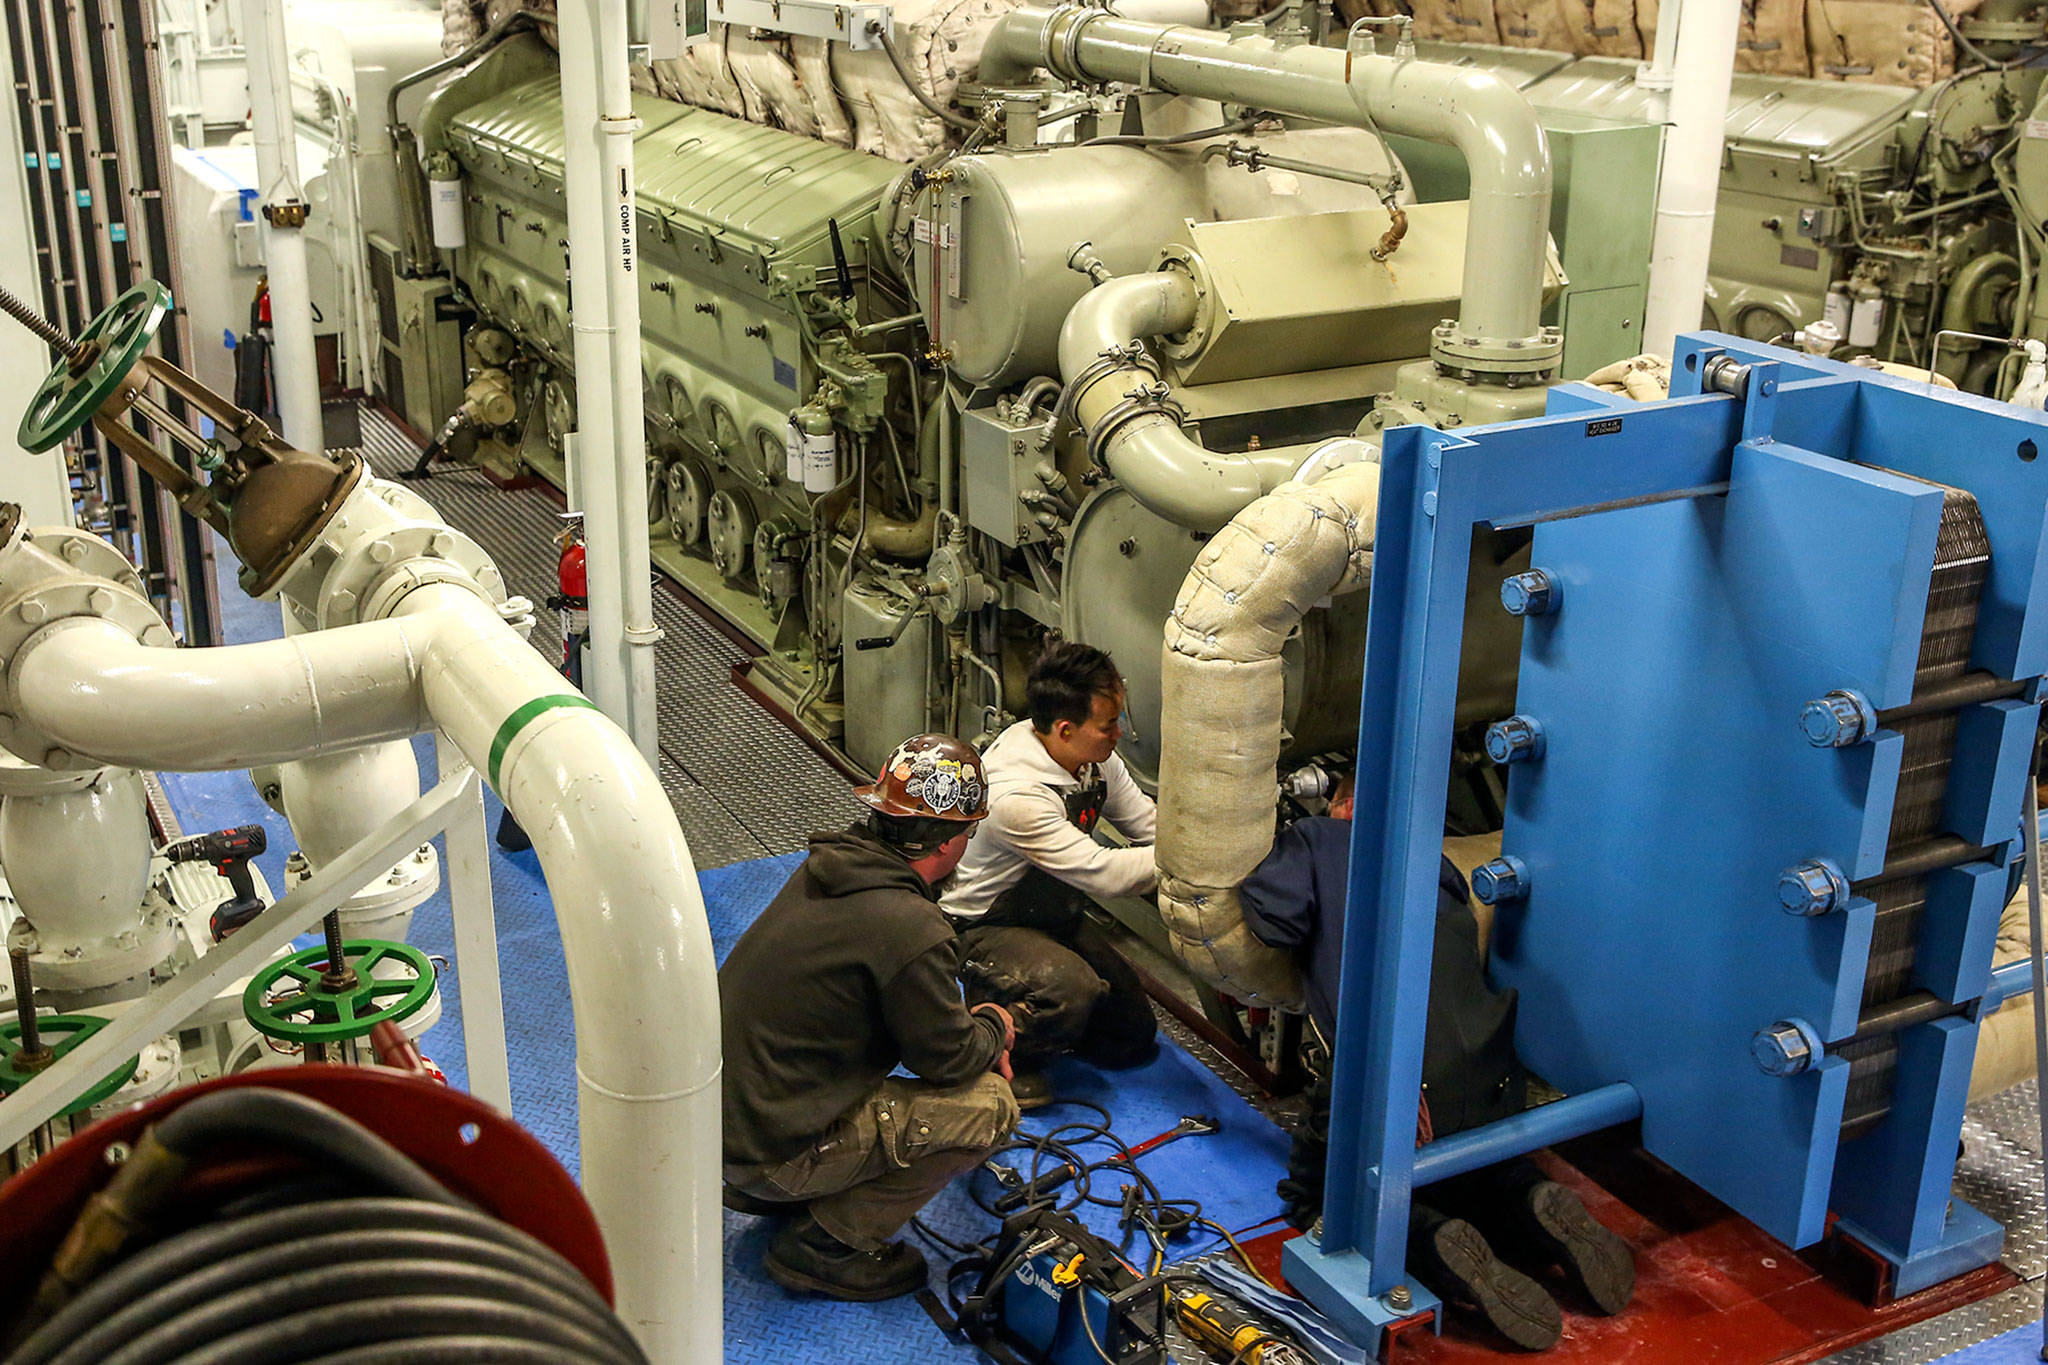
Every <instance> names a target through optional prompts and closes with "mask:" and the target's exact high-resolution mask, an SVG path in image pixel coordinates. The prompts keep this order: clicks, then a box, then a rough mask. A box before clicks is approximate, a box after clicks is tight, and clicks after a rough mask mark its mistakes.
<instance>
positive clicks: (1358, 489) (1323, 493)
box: [1158, 442, 1379, 1009]
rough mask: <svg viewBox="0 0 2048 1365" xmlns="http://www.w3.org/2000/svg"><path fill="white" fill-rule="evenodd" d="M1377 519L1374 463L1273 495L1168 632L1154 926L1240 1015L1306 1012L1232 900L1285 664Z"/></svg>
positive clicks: (1287, 960) (1365, 548)
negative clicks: (1248, 1008)
mask: <svg viewBox="0 0 2048 1365" xmlns="http://www.w3.org/2000/svg"><path fill="white" fill-rule="evenodd" d="M1337 444H1352V445H1356V444H1357V443H1355V442H1351V443H1337ZM1378 508H1379V466H1378V464H1377V463H1362V462H1361V463H1356V464H1346V465H1340V466H1339V467H1337V468H1336V469H1334V470H1331V471H1330V472H1329V473H1327V474H1325V475H1323V476H1322V477H1321V478H1320V479H1318V480H1317V481H1316V482H1314V483H1312V484H1310V483H1299V482H1289V483H1284V484H1282V485H1280V487H1278V488H1276V489H1274V490H1273V491H1272V492H1271V493H1269V494H1267V495H1266V496H1265V497H1262V498H1260V499H1259V500H1258V501H1256V502H1254V503H1252V504H1251V506H1249V507H1247V508H1245V509H1244V510H1243V511H1242V512H1239V513H1238V514H1237V516H1236V517H1234V518H1233V519H1232V520H1231V522H1230V524H1229V525H1228V526H1226V527H1224V528H1223V530H1222V531H1221V532H1219V533H1218V534H1217V535H1215V536H1214V537H1212V538H1211V539H1210V541H1209V543H1208V544H1207V545H1206V546H1204V547H1203V548H1202V552H1201V554H1200V555H1198V556H1197V557H1196V559H1195V563H1194V567H1193V568H1191V569H1189V570H1188V576H1187V578H1186V580H1185V581H1184V582H1183V583H1182V584H1181V590H1180V596H1179V597H1178V598H1177V599H1176V600H1175V602H1174V606H1173V615H1172V616H1171V617H1169V618H1168V620H1167V623H1166V640H1165V646H1164V649H1165V653H1164V656H1163V659H1162V663H1161V667H1160V717H1159V733H1160V752H1159V839H1158V853H1159V913H1160V917H1161V918H1162V919H1163V920H1164V921H1165V922H1166V927H1167V929H1168V930H1169V931H1170V935H1171V937H1170V938H1169V940H1168V941H1169V944H1170V945H1171V947H1172V949H1173V953H1174V956H1176V957H1178V958H1179V959H1180V960H1181V962H1182V963H1184V964H1185V965H1186V966H1187V968H1188V969H1189V970H1190V971H1192V972H1193V973H1194V974H1195V975H1197V976H1199V977H1201V978H1202V979H1203V980H1204V981H1207V982H1209V983H1210V984H1211V985H1213V986H1215V987H1216V988H1217V989H1219V990H1221V991H1224V992H1225V993H1227V994H1229V995H1232V996H1235V997H1236V998H1238V999H1239V1000H1242V1001H1245V1002H1246V1003H1247V1004H1254V1005H1269V1006H1273V1007H1276V1008H1282V1009H1299V1008H1300V1007H1301V1002H1302V989H1301V978H1300V973H1299V971H1298V970H1297V968H1296V966H1295V963H1294V959H1293V955H1292V954H1291V953H1288V952H1284V951H1281V950H1278V949H1273V948H1268V947H1267V946H1266V945H1264V944H1263V943H1260V942H1259V941H1258V939H1257V938H1256V937H1255V936H1254V935H1253V934H1252V932H1251V930H1250V928H1249V926H1247V925H1246V923H1245V919H1244V906H1243V904H1242V902H1241V901H1240V900H1239V897H1238V888H1239V887H1240V886H1241V885H1243V883H1244V880H1245V878H1247V877H1248V876H1250V875H1251V873H1252V871H1253V869H1255V868H1257V867H1258V865H1259V863H1260V862H1261V861H1262V860H1263V859H1264V858H1265V856H1266V855H1267V854H1268V853H1269V852H1271V851H1272V846H1273V803H1274V795H1275V789H1276V785H1275V771H1276V769H1277V767H1278V765H1279V761H1280V746H1281V728H1282V719H1283V715H1284V709H1285V701H1286V669H1285V666H1284V665H1283V664H1282V662H1281V657H1280V655H1281V650H1282V649H1284V648H1285V647H1286V644H1287V640H1288V637H1289V636H1290V635H1291V634H1292V633H1293V631H1294V630H1295V629H1296V628H1297V627H1298V626H1299V625H1300V624H1301V618H1302V617H1303V616H1304V615H1305V614H1307V612H1308V611H1309V609H1310V608H1311V607H1313V606H1314V605H1315V604H1316V603H1317V602H1319V601H1321V600H1322V599H1324V598H1326V597H1328V596H1330V595H1331V594H1332V593H1336V592H1344V591H1348V590H1351V589H1355V588H1358V587H1362V586H1363V585H1364V584H1365V582H1366V580H1367V579H1368V578H1369V576H1370V575H1371V572H1372V544H1373V529H1374V526H1375V524H1376V514H1377V512H1378ZM1325 909H1326V912H1328V913H1336V910H1337V909H1341V907H1336V908H1334V909H1333V908H1331V907H1325Z"/></svg>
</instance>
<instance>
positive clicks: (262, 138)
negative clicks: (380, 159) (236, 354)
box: [242, 0, 326, 450]
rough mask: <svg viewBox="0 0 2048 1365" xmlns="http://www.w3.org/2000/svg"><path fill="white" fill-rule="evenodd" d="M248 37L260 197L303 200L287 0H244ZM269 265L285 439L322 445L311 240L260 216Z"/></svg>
mask: <svg viewBox="0 0 2048 1365" xmlns="http://www.w3.org/2000/svg"><path fill="white" fill-rule="evenodd" d="M242 40H243V47H244V49H245V51H246V53H247V61H248V66H249V111H250V121H251V122H252V123H253V124H254V127H255V134H256V178H257V180H258V181H259V182H260V185H259V188H260V190H261V193H260V194H259V195H258V199H259V200H260V201H261V207H263V208H264V209H269V208H272V207H274V206H276V205H280V204H286V203H301V204H303V203H304V202H305V192H304V190H302V189H301V188H300V185H299V143H298V131H297V128H296V127H295V126H294V123H293V116H292V81H291V68H290V66H289V65H288V64H287V60H286V57H285V41H284V4H283V0H242ZM257 233H258V236H259V237H260V238H261V240H262V243H263V265H264V269H265V271H266V272H267V273H268V275H269V278H270V326H271V336H272V339H273V350H272V359H271V365H272V370H273V372H274V373H275V375H276V377H277V412H278V420H279V425H280V426H282V427H283V428H284V430H283V436H284V439H285V440H286V441H288V442H290V443H291V444H292V445H294V446H297V447H298V448H299V449H301V450H323V449H325V448H326V441H325V438H324V436H323V435H322V431H321V425H320V371H319V368H318V364H317V362H316V360H315V358H314V350H313V287H312V284H311V282H310V280H309V277H308V275H307V273H306V239H305V235H304V233H303V232H302V231H301V230H299V229H297V228H278V227H273V226H271V223H270V220H269V219H268V218H267V217H259V219H258V228H257Z"/></svg>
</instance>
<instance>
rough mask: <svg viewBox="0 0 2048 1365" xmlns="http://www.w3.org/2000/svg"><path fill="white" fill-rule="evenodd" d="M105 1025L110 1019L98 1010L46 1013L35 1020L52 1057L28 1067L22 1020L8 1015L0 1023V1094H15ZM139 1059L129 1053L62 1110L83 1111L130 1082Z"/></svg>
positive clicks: (66, 1112)
mask: <svg viewBox="0 0 2048 1365" xmlns="http://www.w3.org/2000/svg"><path fill="white" fill-rule="evenodd" d="M106 1026H107V1021H106V1020H105V1019H102V1018H101V1017H100V1016H98V1015H96V1014H46V1015H43V1016H42V1017H40V1018H39V1019H37V1020H36V1029H37V1031H38V1032H39V1033H40V1034H41V1035H42V1045H43V1047H44V1048H45V1049H47V1050H48V1052H49V1054H50V1056H49V1061H48V1062H44V1063H43V1064H41V1065H39V1066H35V1067H27V1066H23V1065H22V1064H21V1053H22V1046H21V1022H20V1021H19V1020H17V1019H9V1020H7V1021H6V1022H5V1023H0V1095H7V1094H12V1093H13V1092H14V1091H16V1090H19V1089H21V1087H23V1086H24V1085H27V1084H28V1083H29V1082H30V1081H31V1080H33V1079H34V1078H35V1077H36V1076H37V1075H38V1074H39V1073H41V1072H42V1071H43V1070H44V1069H45V1068H47V1067H48V1066H49V1065H51V1064H53V1063H55V1062H57V1061H60V1060H62V1058H63V1057H64V1054H66V1053H67V1052H70V1051H71V1050H72V1049H73V1048H75V1047H77V1046H78V1045H79V1044H80V1043H83V1042H84V1041H85V1040H86V1039H88V1038H90V1037H92V1036H93V1035H94V1034H95V1033H98V1032H99V1031H100V1030H101V1029H103V1028H105V1027H106ZM137 1060H138V1059H137V1058H134V1057H130V1058H129V1059H128V1060H127V1061H125V1062H123V1063H122V1064H121V1065H120V1066H117V1067H115V1068H114V1069H113V1070H112V1071H109V1072H108V1073H107V1074H106V1075H105V1076H103V1077H101V1078H100V1080H99V1081H98V1083H97V1084H95V1085H94V1086H93V1087H92V1089H90V1090H88V1091H86V1092H85V1093H84V1094H83V1095H80V1096H79V1097H78V1098H77V1099H75V1100H73V1101H72V1102H71V1103H70V1105H69V1106H67V1107H66V1108H65V1109H64V1111H63V1112H64V1113H65V1114H77V1113H82V1112H83V1111H85V1110H87V1109H90V1108H92V1107H93V1106H94V1105H95V1104H98V1103H99V1102H100V1101H101V1100H103V1099H105V1098H107V1096H109V1095H111V1094H113V1093H114V1092H115V1091H116V1090H119V1089H120V1088H121V1087H122V1086H124V1085H126V1084H128V1078H129V1077H130V1076H133V1075H134V1074H135V1064H136V1062H137Z"/></svg>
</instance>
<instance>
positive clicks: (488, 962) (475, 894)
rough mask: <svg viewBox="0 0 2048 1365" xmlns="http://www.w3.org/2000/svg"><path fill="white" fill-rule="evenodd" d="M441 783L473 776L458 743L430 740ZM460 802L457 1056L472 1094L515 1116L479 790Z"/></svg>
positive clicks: (452, 877)
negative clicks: (459, 1040)
mask: <svg viewBox="0 0 2048 1365" xmlns="http://www.w3.org/2000/svg"><path fill="white" fill-rule="evenodd" d="M434 759H435V762H436V763H438V764H439V765H440V770H441V780H442V781H443V782H450V781H455V780H458V779H460V778H461V777H462V776H463V775H464V774H465V773H473V772H475V769H473V768H471V767H470V766H469V762H468V760H466V759H465V758H463V756H462V751H461V750H459V749H457V748H456V747H455V741H453V740H451V739H449V738H448V736H447V735H445V734H440V733H436V734H435V736H434ZM472 786H473V787H474V788H475V790H474V792H473V794H472V795H470V796H468V797H465V798H464V799H462V800H460V801H458V802H457V803H456V804H455V806H453V807H452V808H451V810H450V813H449V817H448V835H447V853H448V856H447V857H446V858H444V859H443V860H442V866H443V867H444V868H445V869H446V870H447V873H448V904H449V908H450V911H451V914H452V917H453V919H454V924H455V960H456V961H457V962H458V963H460V964H461V966H460V967H459V969H458V970H457V971H456V973H455V984H456V985H457V987H459V988H460V989H461V991H462V1050H463V1057H464V1063H465V1065H466V1066H467V1068H468V1071H469V1093H470V1094H472V1095H475V1096H476V1097H477V1098H478V1099H480V1100H482V1101H483V1102H484V1103H486V1104H492V1105H496V1106H497V1107H498V1108H499V1109H500V1110H502V1111H503V1112H505V1113H507V1114H509V1113H511V1112H512V1062H511V1059H510V1057H509V1056H508V1055H507V1053H506V1050H505V997H504V992H503V990H502V989H500V981H499V973H498V922H497V916H496V914H495V913H494V909H493V906H492V902H491V851H490V847H489V845H488V843H487V842H486V838H487V836H486V834H485V831H484V792H483V787H482V786H481V785H478V784H472Z"/></svg>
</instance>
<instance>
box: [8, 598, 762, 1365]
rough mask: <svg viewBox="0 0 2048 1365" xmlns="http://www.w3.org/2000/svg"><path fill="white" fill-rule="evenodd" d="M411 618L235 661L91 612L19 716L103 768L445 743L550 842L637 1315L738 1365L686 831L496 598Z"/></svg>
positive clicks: (589, 1124)
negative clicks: (728, 1353)
mask: <svg viewBox="0 0 2048 1365" xmlns="http://www.w3.org/2000/svg"><path fill="white" fill-rule="evenodd" d="M394 611H395V612H396V613H398V614H397V615H396V617H395V619H390V620H384V621H376V622H370V623H366V624H363V625H354V626H343V627H338V628H335V629H332V630H323V631H317V632H313V633H311V634H306V635H300V636H295V637H293V638H291V639H286V640H275V641H266V642H263V643H260V644H249V645H231V646H222V647H219V648H213V649H169V648H163V647H158V646H148V645H142V644H139V643H137V642H136V641H135V640H134V639H133V638H132V636H131V635H130V634H129V633H128V632H127V631H126V630H123V629H122V628H120V627H118V626H115V625H113V624H111V623H109V622H106V621H101V620H98V619H93V618H69V619H66V620H63V621H59V622H56V623H54V624H52V625H51V626H49V627H46V628H45V629H44V630H42V631H40V632H38V633H37V634H36V635H34V636H32V637H31V638H30V639H29V640H28V641H27V642H26V643H25V644H23V645H22V646H21V647H20V648H19V649H18V650H17V651H16V652H15V655H14V659H13V661H12V664H11V666H10V667H9V669H8V674H7V690H8V696H9V699H10V703H11V706H10V709H11V711H12V713H13V714H14V715H17V716H19V717H20V718H21V719H22V721H23V723H24V724H26V725H29V726H33V727H34V728H35V729H36V730H38V731H40V732H41V733H43V734H45V735H48V736H50V737H52V739H53V740H54V741H55V742H56V743H58V744H59V745H61V746H62V747H63V748H66V749H68V750H70V751H71V752H72V753H74V754H77V755H90V756H92V757H90V758H89V759H86V760H84V761H89V762H112V761H120V762H123V763H124V764H125V765H126V766H130V767H137V768H172V769H179V770H184V771H219V770H225V769H235V768H249V767H257V766H261V765H263V764H265V763H274V762H280V761H284V760H288V759H292V758H298V757H302V756H309V755H312V754H316V753H320V752H324V751H328V750H331V749H335V748H345V747H348V746H351V745H360V744H364V743H369V742H373V741H379V740H386V739H393V738H397V737H399V736H401V735H405V734H411V733H414V732H417V731H419V730H423V729H426V728H428V727H430V726H432V727H438V728H439V729H440V730H441V731H442V732H443V733H444V734H446V735H447V736H448V737H449V739H450V740H451V741H452V742H453V743H454V744H455V745H456V747H457V748H458V749H460V750H461V751H462V753H463V754H464V755H465V756H466V757H467V758H468V759H469V760H470V761H471V762H472V763H474V764H476V765H477V767H478V769H479V771H481V772H483V774H484V775H485V777H486V778H487V779H488V780H489V781H490V782H491V784H492V786H494V787H495V788H496V789H497V791H498V792H499V794H500V795H501V796H502V797H503V798H504V801H505V804H506V806H507V808H508V809H510V810H511V812H512V814H513V817H514V818H515V819H517V820H518V821H519V823H520V825H521V827H522V828H524V829H525V830H526V832H527V834H528V835H529V836H530V837H531V838H532V839H533V842H534V847H535V849H536V850H537V851H538V852H539V855H540V862H541V869H542V871H543V873H544V874H545V876H546V878H547V882H548V890H549V894H550V895H551V897H552V898H553V901H554V905H555V913H556V916H557V918H558V920H559V921H560V925H561V933H562V946H563V952H564V955H565V956H566V958H567V960H568V966H569V995H570V1006H571V1012H572V1016H573V1019H574V1025H575V1029H576V1044H577V1084H578V1088H579V1093H580V1099H579V1114H580V1127H581V1134H582V1144H583V1185H584V1190H585V1192H586V1194H587V1195H588V1197H589V1199H590V1201H591V1204H592V1207H593V1208H595V1209H596V1211H597V1215H598V1219H599V1222H600V1224H601V1226H602V1227H603V1229H604V1232H605V1237H606V1241H607V1244H608V1246H609V1248H610V1252H611V1257H612V1264H613V1267H614V1273H615V1277H616V1280H617V1288H618V1303H619V1311H620V1312H621V1314H622V1315H624V1317H625V1318H626V1320H627V1321H628V1322H629V1323H631V1324H632V1326H633V1328H634V1330H635V1332H636V1333H637V1334H638V1336H639V1338H640V1341H641V1343H642V1344H643V1346H645V1347H646V1349H647V1352H648V1354H649V1357H650V1358H651V1359H652V1360H654V1361H656V1362H658V1363H659V1365H696V1363H697V1362H702V1361H713V1360H717V1359H719V1357H720V1355H721V1353H722V1351H721V1342H722V1337H723V1318H722V1307H721V1305H722V1282H721V1264H720V1250H719V1229H720V1213H719V1183H720V1172H719V1160H720V1158H719V1152H720V1137H719V1092H718V1076H719V1017H718V984H717V973H716V969H715V966H714V964H713V958H712V953H711V935H710V928H709V925H708V923H707V921H706V919H705V914H704V904H703V899H702V897H701V895H700V894H699V892H698V889H697V880H696V874H695V867H694V864H693V863H692V862H691V859H690V852H689V846H688V844H687V843H686V841H685V840H684V838H683V832H682V828H681V827H680V826H679V825H678V824H677V823H676V818H675V812H674V810H673V808H672V807H671V806H670V805H669V802H668V798H667V796H666V795H665V794H664V793H663V791H662V790H661V786H660V783H659V782H658V781H657V780H656V778H655V775H654V772H653V769H652V768H651V767H650V766H649V765H648V764H647V763H646V762H645V760H643V759H642V758H641V756H640V754H639V751H638V750H637V748H636V747H635V746H634V744H633V743H632V741H631V740H630V739H629V738H628V737H627V735H626V734H625V732H624V731H623V730H621V729H620V728H619V727H618V726H617V725H615V724H614V723H613V722H612V721H611V720H609V719H608V718H606V717H605V716H604V715H603V714H602V713H601V712H599V711H598V710H597V709H596V708H594V707H592V706H591V705H590V704H589V703H588V702H587V701H585V699H584V698H583V696H582V694H580V693H578V692H576V691H575V690H574V689H573V688H571V687H570V686H569V685H568V683H567V682H566V681H565V680H564V679H563V678H562V676H561V675H560V674H559V673H558V672H556V671H555V669H554V668H553V666H552V665H550V664H549V663H548V662H547V661H546V660H544V659H543V658H542V657H541V656H540V654H539V653H538V652H537V651H536V650H534V649H533V647H532V646H531V645H529V644H527V643H526V641H525V640H523V639H521V638H520V636H519V635H518V634H517V633H516V632H515V631H513V629H512V628H511V627H510V626H508V625H506V624H505V622H503V621H502V620H500V619H499V617H498V615H497V613H496V612H495V610H494V609H493V608H492V607H491V606H490V605H489V604H487V603H486V602H485V601H484V600H483V599H482V598H480V597H478V596H477V595H476V594H475V593H474V592H472V591H471V590H470V589H468V588H467V587H464V586H461V585H458V584H449V583H429V584H427V585H426V586H423V587H420V588H416V589H414V590H413V591H412V592H410V593H408V594H406V595H405V596H404V597H403V598H402V599H400V600H399V601H398V603H397V604H396V606H395V607H394ZM115 754H119V755H122V756H124V757H122V758H121V759H119V760H115V759H113V758H112V757H111V755H115Z"/></svg>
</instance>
